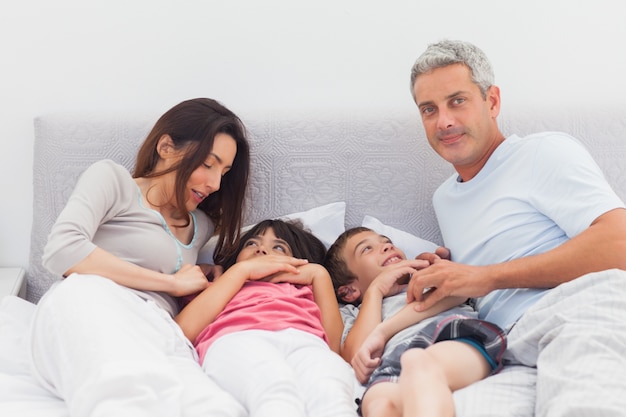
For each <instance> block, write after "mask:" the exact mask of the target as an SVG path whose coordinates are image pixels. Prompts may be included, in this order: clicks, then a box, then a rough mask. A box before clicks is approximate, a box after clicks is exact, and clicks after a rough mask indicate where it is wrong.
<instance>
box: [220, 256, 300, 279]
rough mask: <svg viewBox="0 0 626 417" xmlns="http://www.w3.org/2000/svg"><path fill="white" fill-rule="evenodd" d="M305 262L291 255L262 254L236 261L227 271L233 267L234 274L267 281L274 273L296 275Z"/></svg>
mask: <svg viewBox="0 0 626 417" xmlns="http://www.w3.org/2000/svg"><path fill="white" fill-rule="evenodd" d="M307 263H308V261H307V260H306V259H298V258H294V257H291V256H283V255H263V256H255V257H253V258H250V259H247V260H245V261H241V262H237V263H236V264H235V265H233V266H232V267H230V269H229V270H228V271H229V272H230V271H231V270H233V269H234V270H235V271H236V275H239V274H241V275H240V276H242V277H245V278H246V280H250V281H259V280H264V281H269V280H271V279H272V278H273V277H274V275H276V274H279V273H290V274H293V275H298V274H299V273H300V271H299V268H300V267H301V266H303V265H306V264H307ZM233 272H234V271H233ZM225 275H229V274H225Z"/></svg>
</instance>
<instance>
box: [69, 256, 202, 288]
mask: <svg viewBox="0 0 626 417" xmlns="http://www.w3.org/2000/svg"><path fill="white" fill-rule="evenodd" d="M75 272H76V273H82V274H95V275H100V276H103V277H106V278H109V279H111V280H112V281H115V282H116V283H118V284H120V285H123V286H125V287H129V288H134V289H137V290H144V291H162V292H165V293H168V294H171V295H174V296H183V295H187V294H193V293H195V292H198V291H202V290H203V289H204V288H206V287H207V285H208V281H207V279H206V276H205V275H204V273H203V272H202V269H201V268H200V267H199V266H196V265H183V266H182V267H181V268H180V270H178V272H176V273H175V274H164V273H161V272H157V271H153V270H151V269H148V268H143V267H141V266H138V265H135V264H133V263H131V262H127V261H124V260H122V259H120V258H118V257H117V256H115V255H113V254H111V253H109V252H107V251H105V250H104V249H101V248H98V247H96V248H95V249H94V250H93V251H92V252H91V253H90V254H89V255H87V257H86V258H84V259H83V260H82V261H80V262H78V263H77V264H76V265H74V266H73V267H71V268H70V269H69V270H67V271H66V272H65V274H64V275H65V276H68V275H70V274H72V273H75Z"/></svg>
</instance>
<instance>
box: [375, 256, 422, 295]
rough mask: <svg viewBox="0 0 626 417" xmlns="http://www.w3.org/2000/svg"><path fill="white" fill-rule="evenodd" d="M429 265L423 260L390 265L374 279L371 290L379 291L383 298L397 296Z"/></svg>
mask: <svg viewBox="0 0 626 417" xmlns="http://www.w3.org/2000/svg"><path fill="white" fill-rule="evenodd" d="M428 265H429V263H428V261H426V260H421V259H412V260H404V261H401V262H398V263H396V264H393V265H390V266H389V267H387V268H386V269H385V270H384V271H383V272H381V273H380V274H378V276H377V277H376V278H374V281H372V283H371V284H370V289H372V290H375V291H378V292H379V293H380V295H381V296H382V297H383V298H384V297H389V296H391V295H396V294H398V293H399V292H401V291H402V290H404V289H405V288H406V286H407V283H408V280H409V279H410V277H411V275H412V274H413V273H414V272H415V271H416V270H419V269H422V268H425V267H427V266H428Z"/></svg>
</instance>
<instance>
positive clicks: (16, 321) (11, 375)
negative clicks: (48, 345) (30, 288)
mask: <svg viewBox="0 0 626 417" xmlns="http://www.w3.org/2000/svg"><path fill="white" fill-rule="evenodd" d="M34 311H35V305H34V304H32V303H30V302H28V301H25V300H23V299H21V298H18V297H16V296H12V295H9V296H5V297H4V298H3V299H2V300H1V301H0V416H27V417H69V412H68V410H67V407H66V406H65V403H64V402H63V400H61V399H60V398H59V397H57V396H55V395H54V394H53V393H51V392H50V391H49V390H47V389H46V388H44V387H43V386H42V385H41V384H40V383H39V382H38V381H37V379H36V378H35V377H34V376H33V374H32V372H31V368H30V360H29V341H28V340H29V329H30V321H31V319H32V317H33V312H34Z"/></svg>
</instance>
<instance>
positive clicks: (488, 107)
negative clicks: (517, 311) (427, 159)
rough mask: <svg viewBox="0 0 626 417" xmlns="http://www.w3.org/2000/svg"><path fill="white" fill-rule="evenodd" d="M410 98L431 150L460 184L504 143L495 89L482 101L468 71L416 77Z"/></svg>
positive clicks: (458, 68)
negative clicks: (417, 111)
mask: <svg viewBox="0 0 626 417" xmlns="http://www.w3.org/2000/svg"><path fill="white" fill-rule="evenodd" d="M413 96H414V97H415V102H416V103H417V106H418V108H419V111H420V114H421V116H422V122H423V124H424V130H425V132H426V136H427V137H428V141H429V142H430V145H431V146H432V148H433V149H434V150H435V151H436V152H437V153H438V154H439V155H440V156H441V157H442V158H444V159H445V160H446V161H448V162H450V163H451V164H452V165H454V168H455V169H456V170H457V172H458V173H459V175H460V176H461V178H462V179H463V181H469V180H470V179H472V178H473V177H474V176H475V175H476V174H477V173H478V172H479V171H480V170H481V168H482V167H483V166H484V165H485V163H486V162H487V160H488V159H489V156H491V154H492V153H493V151H494V150H495V149H496V147H497V146H498V145H499V144H500V143H501V142H502V141H503V140H504V136H503V135H502V133H500V131H499V129H498V126H497V123H496V117H497V116H498V114H499V112H500V90H499V89H498V87H496V86H493V85H492V86H491V87H489V89H488V90H487V92H486V97H483V95H482V94H481V92H480V89H479V88H478V86H477V85H476V84H475V83H474V82H472V77H471V72H470V69H469V68H468V67H467V66H465V65H463V64H453V65H448V66H446V67H441V68H436V69H434V70H432V71H429V72H427V73H424V74H421V75H419V76H418V77H417V79H416V80H415V84H414V85H413Z"/></svg>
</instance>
